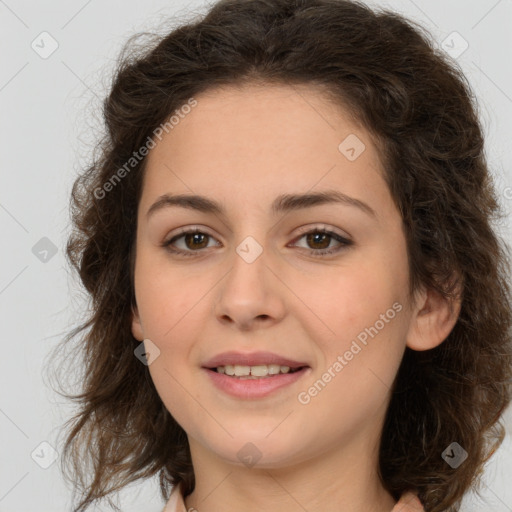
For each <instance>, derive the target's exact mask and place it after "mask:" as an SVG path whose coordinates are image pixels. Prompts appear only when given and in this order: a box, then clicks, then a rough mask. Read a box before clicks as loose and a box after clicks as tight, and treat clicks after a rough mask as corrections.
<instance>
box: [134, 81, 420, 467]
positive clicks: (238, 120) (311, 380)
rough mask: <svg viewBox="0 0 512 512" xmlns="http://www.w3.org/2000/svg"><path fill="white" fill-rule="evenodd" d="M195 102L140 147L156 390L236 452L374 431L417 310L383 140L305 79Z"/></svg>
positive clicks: (300, 454)
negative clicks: (148, 145)
mask: <svg viewBox="0 0 512 512" xmlns="http://www.w3.org/2000/svg"><path fill="white" fill-rule="evenodd" d="M196 100H197V105H196V106H195V107H194V108H193V109H192V110H191V112H190V113H188V114H187V115H186V116H184V117H183V118H182V119H180V121H179V124H177V125H174V127H173V129H172V130H170V131H169V132H168V133H165V132H164V136H163V137H162V139H161V140H160V141H159V142H158V143H157V144H156V146H155V147H154V148H153V149H152V150H151V151H150V153H149V155H148V157H147V167H146V171H145V178H144V185H143V192H142V196H141V200H140V204H139V210H138V225H137V238H136V263H135V292H136V301H137V308H136V310H135V311H134V316H133V323H132V332H133V334H134V336H135V337H136V338H137V339H139V340H143V339H145V340H150V342H148V341H146V342H145V343H146V344H147V345H148V347H147V348H149V351H150V352H151V346H153V347H154V346H156V347H158V350H159V351H160V353H159V355H158V356H157V357H156V358H155V359H154V361H153V362H152V363H151V364H150V366H149V371H150V374H151V377H152V379H153V381H154V384H155V386H156V389H157V391H158V393H159V395H160V397H161V399H162V401H163V403H164V404H165V406H166V407H167V409H168V410H169V411H170V413H171V414H172V415H173V417H174V418H175V419H176V421H177V422H178V423H179V424H180V425H181V426H182V427H183V429H184V430H185V431H186V433H187V435H188V437H189V441H190V444H191V449H192V450H203V452H204V453H208V454H210V455H211V456H214V457H218V458H219V459H222V460H223V461H225V462H230V463H233V464H237V465H242V464H243V463H244V462H245V463H247V459H246V458H245V457H246V456H252V457H253V460H254V461H256V460H257V463H258V464H259V465H260V466H261V467H283V466H286V465H287V464H292V463H300V462H303V461H306V460H308V459H312V458H313V457H316V456H318V455H319V454H326V453H332V451H333V450H334V449H342V448H343V447H347V446H350V444H351V443H354V442H356V439H368V438H372V437H373V438H375V437H376V436H378V434H379V432H380V430H381V427H382V424H381V423H382V419H383V417H384V414H385V411H386V408H387V404H388V401H389V397H390V387H391V385H392V382H393V380H394V377H395V375H396V372H397V370H398V367H399V364H400V361H401V359H402V356H403V352H404V350H405V346H406V343H407V338H408V335H409V334H410V331H411V329H412V325H413V322H414V314H415V312H414V308H413V307H412V305H411V304H410V303H409V296H408V286H409V275H408V259H407V251H406V244H405V237H404V232H403V228H402V220H401V217H400V214H399V212H398V211H397V208H396V206H395V205H394V203H393V200H392V198H391V195H390V192H389V190H388V187H387V186H386V183H385V181H384V179H383V169H382V166H381V162H380V159H379V152H378V150H377V149H376V147H375V146H374V145H373V143H372V141H371V139H370V136H369V134H368V133H367V132H366V131H364V130H363V129H361V128H360V127H358V126H356V125H355V124H353V123H351V122H350V121H349V118H348V116H347V115H345V114H344V112H343V110H342V109H341V108H339V107H335V106H334V105H332V104H331V103H329V102H328V101H327V99H325V98H324V96H323V95H322V94H321V92H319V91H315V90H314V89H307V88H305V87H293V88H292V87H288V86H275V85H273V86H257V85H251V86H245V87H244V88H241V89H237V88H224V89H218V90H215V91H209V92H208V93H204V94H202V95H200V96H198V97H196ZM324 192H325V193H327V194H328V197H329V198H330V199H329V200H327V195H326V196H324V198H323V199H322V198H321V197H320V198H319V196H318V194H321V193H324ZM177 195H187V196H189V195H195V196H202V197H204V198H206V199H207V201H202V202H199V201H197V200H196V201H194V200H189V201H181V202H180V201H176V200H173V199H172V197H175V196H177ZM303 195H316V199H314V198H312V197H310V198H309V200H308V198H307V197H306V198H302V200H301V199H300V198H298V196H303ZM295 196H297V197H295ZM214 206H216V208H214ZM194 231H195V233H194ZM227 353H229V354H227ZM234 365H238V366H239V368H231V367H232V366H234ZM286 366H288V367H290V368H291V370H290V371H289V372H288V373H283V372H286V368H284V367H286ZM217 367H220V369H219V371H220V372H225V373H224V374H223V373H219V371H215V369H213V370H212V369H211V368H217ZM247 367H249V368H250V370H249V369H248V368H247ZM255 367H256V368H255ZM234 370H236V373H237V374H245V375H242V376H240V375H238V376H237V375H234V376H228V375H226V373H232V371H234ZM275 371H279V374H278V375H271V376H269V375H267V376H265V377H260V378H258V377H257V376H258V375H264V374H265V373H268V372H270V373H272V372H275ZM249 372H250V374H249V375H248V376H246V374H247V373H249ZM254 374H255V375H254ZM247 377H252V378H247ZM248 443H249V444H248Z"/></svg>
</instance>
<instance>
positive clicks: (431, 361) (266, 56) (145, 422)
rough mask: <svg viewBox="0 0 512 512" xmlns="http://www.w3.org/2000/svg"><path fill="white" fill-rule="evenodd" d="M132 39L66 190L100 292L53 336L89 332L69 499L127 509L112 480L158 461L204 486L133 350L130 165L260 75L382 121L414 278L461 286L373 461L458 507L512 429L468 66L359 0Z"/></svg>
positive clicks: (499, 285)
mask: <svg viewBox="0 0 512 512" xmlns="http://www.w3.org/2000/svg"><path fill="white" fill-rule="evenodd" d="M134 40H137V36H136V37H135V38H131V39H130V41H129V42H128V44H127V45H126V46H125V48H124V51H123V53H122V54H121V56H120V58H119V61H118V66H117V69H116V72H115V76H114V80H113V84H112V87H111V91H110V93H109V96H108V98H107V99H106V100H105V102H104V110H103V115H104V121H105V125H106V135H105V137H104V138H103V139H102V140H101V141H100V143H99V145H98V148H99V152H98V153H97V154H96V156H95V157H94V158H93V162H92V163H91V165H90V166H89V167H88V168H87V169H86V170H85V171H84V172H83V173H82V174H81V175H80V176H79V177H78V178H77V179H76V181H75V183H74V186H73V191H72V220H73V227H74V229H73V232H72V233H71V234H70V237H69V240H68V245H67V256H68V259H69V261H70V263H71V265H72V266H73V268H74V269H75V270H76V271H77V272H78V274H79V277H80V279H81V282H82V283H83V286H84V287H85V289H86V290H87V292H88V296H89V297H90V301H91V307H90V310H89V311H88V312H87V317H86V318H85V319H84V322H83V323H82V324H81V325H79V326H78V327H76V328H75V329H74V330H73V331H72V332H70V333H69V334H68V336H66V338H65V339H64V340H63V345H65V346H64V347H60V346H59V347H58V351H62V350H63V348H66V347H69V346H70V345H71V342H72V340H73V339H77V340H78V344H77V345H76V347H75V348H76V349H77V354H76V355H77V356H79V357H80V362H79V363H74V364H79V366H78V368H83V374H82V375H81V376H80V379H81V383H80V384H81V393H79V394H75V395H71V394H66V396H67V397H68V398H71V399H73V400H75V401H77V403H78V404H79V409H78V412H77V413H76V414H75V415H74V416H73V418H71V419H70V420H69V421H68V422H67V423H66V429H68V430H67V438H66V443H65V447H64V450H63V454H62V460H63V461H64V462H65V464H64V466H65V465H66V464H67V465H68V466H69V467H64V472H69V473H70V475H71V478H70V480H71V481H72V482H73V484H74V486H75V490H76V489H77V488H78V487H80V488H81V489H82V491H81V492H82V497H83V499H82V501H81V502H80V503H79V505H78V506H77V508H75V512H81V511H83V510H85V509H86V508H88V507H89V505H91V504H92V503H93V502H95V501H96V500H100V499H104V498H106V499H108V500H109V502H110V504H111V506H113V507H115V505H114V504H112V502H111V500H110V498H109V495H111V494H112V493H114V492H116V491H118V490H120V489H122V488H123V487H124V486H126V485H127V484H129V483H131V482H133V481H136V480H139V479H143V478H149V477H151V476H154V475H158V476H159V482H160V489H161V493H162V497H163V498H164V499H168V497H169V493H170V490H171V486H173V485H177V484H181V485H182V489H183V491H184V494H185V495H187V494H190V492H192V490H193V489H194V485H195V480H194V471H193V467H192V463H191V457H190V451H189V445H188V440H187V435H186V433H185V431H184V430H183V429H182V428H181V426H180V425H178V423H177V422H176V421H175V420H174V418H173V417H172V416H171V414H170V413H169V411H168V410H167V409H166V408H165V406H164V404H163V403H162V400H161V398H160V397H159V395H158V394H157V391H156V389H155V387H154V384H153V382H152V379H151V377H150V375H149V371H148V368H147V366H145V365H142V364H140V362H139V360H138V359H137V358H136V357H134V348H135V346H136V344H138V343H139V342H138V341H137V340H135V338H134V337H133V335H132V332H131V328H130V325H131V315H132V308H133V306H134V305H135V298H134V285H133V262H134V244H135V230H136V221H137V206H138V202H139V199H140V195H141V188H142V178H143V174H144V167H145V162H146V158H142V159H140V161H137V162H136V163H134V165H133V168H132V169H130V170H127V169H126V162H127V161H129V160H130V158H132V157H133V154H134V152H135V151H137V150H138V149H139V148H141V147H142V146H144V144H145V141H147V140H148V138H151V137H152V136H153V135H154V134H155V130H156V129H157V128H158V127H159V126H160V125H162V124H163V123H165V121H166V120H167V119H168V118H169V116H171V115H172V114H173V113H174V112H175V111H176V110H177V109H178V108H179V107H180V106H181V105H184V104H186V103H187V101H188V100H189V99H190V98H192V97H194V96H196V95H198V94H200V93H201V92H203V91H207V90H210V89H213V88H216V87H219V86H222V85H225V84H227V85H237V84H244V83H251V82H255V81H259V82H262V83H269V84H270V83H281V84H287V85H294V84H307V85H313V86H317V87H319V88H321V89H322V91H325V93H326V94H328V95H329V96H330V97H331V98H332V99H333V100H334V101H336V102H338V103H339V104H340V105H342V106H343V107H344V108H345V109H346V110H348V111H349V112H350V114H351V115H352V116H353V118H354V120H355V121H357V122H358V123H359V124H360V125H361V126H363V127H364V128H365V129H366V130H368V132H369V133H370V134H371V135H372V137H373V138H374V141H375V144H376V145H377V146H378V147H379V149H380V151H381V152H382V153H381V154H382V155H383V163H384V168H385V177H386V182H387V184H388V186H389V189H390V191H391V194H392V197H393V199H394V201H395V203H396V205H397V207H398V209H399V211H400V213H401V216H402V218H403V226H404V232H405V236H406V241H407V249H408V254H409V261H410V285H411V292H414V291H415V290H416V289H418V287H419V286H425V287H427V288H430V289H433V290H436V291H437V292H439V293H441V294H443V296H445V297H449V296H452V294H453V293H454V282H453V276H454V275H458V276H459V277H460V280H459V282H458V284H459V285H460V286H461V297H462V303H461V310H460V315H459V318H458V320H457V323H456V325H455V327H454V329H453V330H452V332H451V333H450V334H449V336H448V337H447V339H446V340H445V341H444V342H443V343H441V344H440V345H439V346H437V347H436V348H434V349H431V350H426V351H415V350H411V349H410V348H406V351H405V354H404V357H403V360H402V363H401V366H400V368H399V371H398V373H397V376H396V379H395V382H394V386H393V394H392V397H391V401H390V403H389V407H388V411H387V415H386V420H385V425H384V429H383V433H382V439H381V446H380V459H379V460H380V462H379V466H380V467H379V471H380V478H381V480H382V482H383V485H384V487H385V488H386V489H387V490H388V491H389V492H390V493H391V494H392V495H393V497H394V498H395V499H399V497H400V495H401V494H402V493H403V492H405V491H407V490H414V491H415V492H417V493H418V496H419V498H420V500H421V502H422V503H423V505H424V507H425V510H426V511H427V512H441V511H445V510H447V511H457V510H459V507H460V503H461V500H462V497H463V495H464V494H465V493H466V491H468V490H469V489H474V490H478V484H480V476H481V474H482V470H483V466H484V463H485V462H486V461H487V460H488V459H489V457H491V455H492V454H493V453H494V452H495V450H496V449H497V448H498V447H499V446H500V444H501V442H502V440H503V436H504V432H505V429H504V427H503V425H502V424H501V423H500V416H501V414H502V413H503V411H504V410H505V408H506V406H507V405H508V404H509V402H510V399H511V389H510V382H511V377H512V350H511V325H512V314H511V304H512V301H511V294H510V285H509V283H508V281H507V280H508V276H509V271H510V262H509V257H508V254H507V249H506V246H505V244H504V242H503V241H502V240H500V238H499V236H498V235H497V233H496V231H495V229H494V228H493V226H492V223H493V222H494V221H495V220H496V219H498V218H499V217H501V215H502V214H501V211H500V207H499V203H498V200H497V196H496V192H495V190H494V186H493V183H492V181H491V176H490V173H489V169H488V165H487V163H486V159H485V155H484V139H483V134H482V128H481V125H480V123H479V119H478V106H477V104H476V102H475V100H474V96H473V94H472V91H471V88H470V86H469V84H468V82H467V79H466V78H465V76H464V74H463V73H462V71H461V70H460V68H459V66H458V65H457V64H456V63H454V62H453V61H451V60H450V58H449V57H447V56H446V55H444V54H443V52H442V51H441V50H438V49H437V47H436V44H435V43H434V42H433V41H432V38H431V35H430V34H429V33H428V32H427V31H426V30H425V29H424V28H423V27H421V26H420V25H418V24H416V23H414V22H412V21H410V20H406V19H404V18H403V17H401V16H400V15H398V14H396V13H393V12H389V11H376V10H372V9H370V8H368V7H367V6H365V5H364V4H362V3H360V2H353V1H348V0H221V1H219V2H217V3H215V4H214V5H213V6H212V7H211V8H210V9H209V11H208V12H207V13H205V14H204V15H203V16H201V17H200V18H198V19H194V20H193V21H190V20H189V21H188V22H187V23H184V24H182V25H181V26H178V27H174V28H173V29H172V31H171V32H170V33H168V34H167V35H165V36H162V37H159V38H158V40H157V41H156V44H153V45H151V46H149V47H148V46H147V45H146V47H145V48H144V49H143V50H140V51H136V50H134V49H133V48H132V43H133V42H134ZM123 166H125V167H124V169H125V171H126V172H124V173H122V179H120V180H117V181H116V182H115V183H113V181H112V178H113V176H114V175H115V174H116V172H117V173H118V174H117V176H118V177H119V176H120V173H119V172H118V171H119V169H121V168H123ZM106 183H111V186H110V187H108V188H107V187H106V186H105V184H106ZM105 190H108V197H104V196H105ZM101 191H103V192H101ZM66 361H67V362H68V363H69V361H70V359H67V360H66ZM76 367H77V366H75V368H76ZM75 371H76V370H75ZM453 441H457V442H458V443H459V444H460V445H461V446H462V447H463V448H464V449H465V450H466V451H467V454H468V456H467V460H466V461H465V462H464V463H463V464H462V465H461V466H459V467H458V468H457V469H453V468H452V467H450V466H449V465H448V464H447V463H446V462H445V461H444V460H443V458H442V457H441V454H442V452H443V451H444V450H445V449H446V448H447V447H448V446H449V445H450V444H451V443H452V442H453ZM90 475H92V479H89V476H90ZM115 508H116V509H117V507H115Z"/></svg>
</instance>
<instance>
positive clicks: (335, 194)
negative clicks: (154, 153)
mask: <svg viewBox="0 0 512 512" xmlns="http://www.w3.org/2000/svg"><path fill="white" fill-rule="evenodd" d="M323 204H343V205H346V206H352V207H355V208H358V209H359V210H361V211H362V212H364V213H366V214H368V215H370V216H372V217H375V218H377V214H376V212H375V210H373V208H371V207H370V206H369V205H368V204H366V203H365V202H363V201H361V200H360V199H356V198H354V197H350V196H348V195H346V194H343V193H342V192H339V191H338V190H325V191H322V192H316V193H306V194H282V195H280V196H278V197H277V198H276V199H275V200H274V202H273V203H272V206H271V211H272V214H273V215H278V214H281V213H286V212H290V211H294V210H301V209H304V208H311V207H313V206H318V205H323ZM172 206H178V207H181V208H188V209H190V210H197V211H199V212H203V213H211V214H215V215H219V216H224V215H225V209H224V207H223V206H222V204H221V203H218V202H217V201H214V200H213V199H210V198H208V197H205V196H200V195H190V194H178V195H171V194H164V195H162V196H160V197H159V198H158V199H157V200H156V201H155V202H154V203H153V204H152V205H151V206H150V208H149V209H148V211H147V213H146V217H147V218H149V217H150V216H151V215H153V214H154V213H155V212H157V211H159V210H162V209H164V208H169V207H172Z"/></svg>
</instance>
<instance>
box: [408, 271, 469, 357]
mask: <svg viewBox="0 0 512 512" xmlns="http://www.w3.org/2000/svg"><path fill="white" fill-rule="evenodd" d="M459 282H460V281H459ZM460 309H461V293H460V286H457V287H456V289H455V293H454V296H453V297H447V298H445V297H443V296H442V295H441V294H440V293H439V292H437V291H435V290H432V289H428V290H426V289H422V290H421V291H420V292H419V293H418V294H417V300H416V301H415V307H414V310H413V315H412V317H411V324H410V327H409V332H408V335H407V346H408V347H409V348H411V349H412V350H418V351H422V350H429V349H431V348H435V347H437V346H438V345H440V344H441V343H442V342H443V341H444V340H445V339H446V338H447V337H448V335H449V334H450V332H451V331H452V329H453V328H454V326H455V324H456V323H457V319H458V318H459V314H460Z"/></svg>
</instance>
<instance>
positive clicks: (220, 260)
mask: <svg viewBox="0 0 512 512" xmlns="http://www.w3.org/2000/svg"><path fill="white" fill-rule="evenodd" d="M104 116H105V122H106V126H107V129H108V131H107V136H106V138H105V140H104V141H102V145H101V154H100V156H99V157H98V158H97V159H96V160H95V161H94V163H93V165H91V166H90V168H89V169H87V170H86V172H84V174H83V176H82V177H80V178H79V179H78V180H77V181H76V183H75V187H74V190H73V199H74V222H75V227H76V230H75V232H74V233H73V234H72V236H71V237H70V240H69V244H68V256H69V258H70V261H71V263H72V264H73V265H74V267H75V268H76V269H77V271H78V272H79V275H80V277H81V280H82V282H83V284H84V286H85V288H86V289H87V291H88V292H89V293H90V295H91V298H92V311H91V313H90V316H89V317H88V318H87V320H86V322H85V323H84V324H83V325H82V326H80V327H79V328H77V329H76V330H75V331H74V332H73V333H71V335H70V336H69V338H68V339H67V340H66V341H70V339H71V338H72V337H73V336H76V335H78V334H79V333H82V336H81V338H80V341H81V345H80V346H81V347H82V348H83V354H84V357H85V367H86V373H85V381H84V383H83V393H81V394H80V395H77V396H75V397H74V398H75V399H80V400H81V401H82V405H81V408H80V411H79V412H78V413H77V414H76V416H75V417H74V418H73V425H71V426H70V429H69V432H68V437H67V443H66V451H65V453H64V456H65V457H67V459H66V460H69V461H70V462H71V464H72V469H71V472H72V474H73V477H72V479H73V480H74V481H75V482H76V485H77V487H78V482H79V483H80V487H82V490H83V499H82V501H81V502H80V504H79V505H78V506H77V508H76V509H75V510H76V512H80V511H82V510H85V509H86V508H87V507H88V506H90V505H91V504H92V503H93V502H95V501H96V500H99V499H101V498H103V497H108V496H109V495H110V494H111V493H112V492H114V491H117V490H119V489H121V488H122V487H123V486H125V485H127V484H128V483H130V482H132V481H135V480H137V479H140V478H148V477H151V476H152V475H155V474H158V475H159V478H160V486H161V492H162V497H163V498H164V499H165V500H166V501H167V504H166V508H165V511H166V512H171V511H174V510H185V509H186V510H198V511H202V510H204V511H209V512H212V511H217V510H223V511H227V510H235V509H236V510H240V509H243V510H266V511H274V510H308V511H309V512H313V511H316V510H324V511H325V510H328V511H337V510H343V511H344V512H358V511H363V510H364V511H370V510H372V511H373V510H375V511H387V512H398V511H402V512H405V511H420V510H425V511H427V512H440V511H456V510H459V507H460V502H461V499H462V498H463V496H464V494H465V493H466V492H467V491H469V490H470V489H473V488H476V486H477V484H478V477H479V475H480V473H481V470H482V467H483V464H484V463H485V462H486V461H487V460H488V458H489V457H490V456H491V455H492V453H493V452H494V451H495V450H496V448H497V447H498V446H499V444H500V443H501V440H502V439H503V428H502V426H501V424H500V423H499V419H500V415H501V413H502V412H503V411H504V409H505V408H506V406H507V405H508V403H509V402H510V384H509V382H510V378H511V373H512V371H511V357H510V356H511V350H510V348H511V345H510V342H511V340H510V327H511V323H512V320H511V312H510V310H511V308H510V304H511V301H510V291H509V287H508V284H507V276H508V271H509V270H508V268H509V267H508V266H507V265H508V261H507V259H506V256H505V252H504V247H503V244H502V242H501V241H500V240H499V238H498V236H497V234H496V233H495V232H494V230H493V228H492V220H493V218H494V216H495V215H497V214H498V205H497V200H496V196H495V192H494V189H493V186H492V183H491V180H490V174H489V170H488V167H487V164H486V161H485V158H484V153H483V144H484V141H483V136H482V129H481V126H480V124H479V121H478V118H477V114H476V106H475V105H474V104H473V102H472V99H471V91H470V88H469V86H468V85H467V83H466V81H465V78H464V76H463V75H462V74H461V72H460V71H458V69H457V68H456V67H455V66H454V65H453V64H452V63H451V62H450V61H449V60H448V58H445V57H444V56H443V55H442V54H441V53H440V52H439V51H437V50H435V49H434V46H433V44H432V43H431V42H430V40H429V36H428V35H427V34H425V33H422V29H421V28H420V27H418V26H415V25H414V24H413V23H412V22H410V21H406V20H405V19H403V18H402V17H400V16H399V15H397V14H394V13H389V12H374V11H372V10H371V9H369V8H368V7H366V6H364V5H363V4H361V3H357V2H352V1H343V0H244V1H239V0H222V1H220V2H218V3H216V4H215V5H213V6H212V8H211V9H210V11H209V12H208V13H207V14H206V15H205V16H204V17H202V18H201V19H199V20H195V21H193V22H190V23H189V24H185V25H182V26H180V27H178V28H175V29H173V30H172V31H171V32H170V33H169V34H168V35H167V36H165V37H163V38H161V40H160V41H159V42H158V44H157V45H156V46H154V47H152V48H149V49H147V50H145V51H144V52H143V53H142V54H140V55H136V56H134V57H130V56H129V55H128V56H126V55H123V59H122V60H121V62H120V66H119V68H118V70H117V73H116V76H115V80H114V83H113V86H112V90H111V91H110V94H109V97H108V99H107V100H106V102H105V109H104ZM86 460H87V461H90V462H91V463H92V472H93V474H92V477H93V478H92V479H91V481H87V471H89V470H86V469H85V467H86V465H85V461H86ZM171 493H172V494H171Z"/></svg>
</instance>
